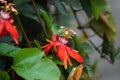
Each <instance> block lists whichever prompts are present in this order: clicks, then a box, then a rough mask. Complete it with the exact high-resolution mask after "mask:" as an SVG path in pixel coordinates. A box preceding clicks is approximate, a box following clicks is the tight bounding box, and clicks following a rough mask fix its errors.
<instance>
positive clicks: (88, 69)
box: [84, 64, 93, 77]
mask: <svg viewBox="0 0 120 80" xmlns="http://www.w3.org/2000/svg"><path fill="white" fill-rule="evenodd" d="M84 71H85V72H86V73H87V74H88V75H89V76H90V77H92V75H93V73H92V69H91V67H90V66H89V65H87V64H84Z"/></svg>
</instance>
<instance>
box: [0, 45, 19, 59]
mask: <svg viewBox="0 0 120 80" xmlns="http://www.w3.org/2000/svg"><path fill="white" fill-rule="evenodd" d="M19 49H20V48H17V47H14V46H12V45H9V44H6V43H0V56H9V57H13V55H14V54H15V53H16V52H17V51H18V50H19Z"/></svg>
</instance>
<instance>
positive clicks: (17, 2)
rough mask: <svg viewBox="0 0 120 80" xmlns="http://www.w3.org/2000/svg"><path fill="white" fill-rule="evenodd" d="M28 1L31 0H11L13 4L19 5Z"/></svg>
mask: <svg viewBox="0 0 120 80" xmlns="http://www.w3.org/2000/svg"><path fill="white" fill-rule="evenodd" d="M29 1H31V0H13V3H14V4H15V6H17V7H21V6H24V5H25V4H26V3H28V2H29Z"/></svg>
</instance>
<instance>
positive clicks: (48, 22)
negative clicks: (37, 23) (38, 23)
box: [40, 9, 52, 35]
mask: <svg viewBox="0 0 120 80" xmlns="http://www.w3.org/2000/svg"><path fill="white" fill-rule="evenodd" d="M40 14H41V16H42V17H43V20H44V22H45V25H46V27H45V28H46V31H47V33H48V35H49V34H50V33H51V26H52V20H51V18H50V17H49V16H48V14H47V12H45V11H44V10H42V9H40Z"/></svg>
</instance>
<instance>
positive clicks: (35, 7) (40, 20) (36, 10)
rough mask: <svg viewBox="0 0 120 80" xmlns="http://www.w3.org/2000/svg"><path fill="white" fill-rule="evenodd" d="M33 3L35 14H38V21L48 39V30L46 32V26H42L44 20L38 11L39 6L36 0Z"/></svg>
mask: <svg viewBox="0 0 120 80" xmlns="http://www.w3.org/2000/svg"><path fill="white" fill-rule="evenodd" d="M31 1H32V5H33V7H34V10H35V12H36V14H37V16H38V20H39V23H40V26H41V27H42V29H43V32H44V34H45V36H46V37H47V38H48V35H47V32H46V30H45V28H44V25H43V24H42V19H41V16H40V14H39V11H38V9H37V6H36V4H35V2H34V0H31Z"/></svg>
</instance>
